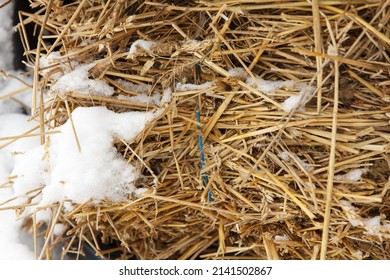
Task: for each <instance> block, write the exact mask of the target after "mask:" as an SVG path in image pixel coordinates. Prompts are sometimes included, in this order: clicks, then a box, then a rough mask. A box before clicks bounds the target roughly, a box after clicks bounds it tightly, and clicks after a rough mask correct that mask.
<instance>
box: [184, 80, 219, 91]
mask: <svg viewBox="0 0 390 280" xmlns="http://www.w3.org/2000/svg"><path fill="white" fill-rule="evenodd" d="M213 86H215V82H205V83H203V84H200V85H195V84H189V83H188V84H182V83H177V85H176V91H178V92H183V91H195V90H207V89H210V88H212V87H213Z"/></svg>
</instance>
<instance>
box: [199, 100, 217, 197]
mask: <svg viewBox="0 0 390 280" xmlns="http://www.w3.org/2000/svg"><path fill="white" fill-rule="evenodd" d="M196 121H197V122H198V123H200V110H199V106H198V105H197V106H196ZM197 128H198V130H199V135H198V145H199V152H200V167H201V169H202V173H201V174H202V177H203V181H204V183H205V185H206V186H207V185H208V184H209V178H208V177H207V175H206V173H205V172H203V170H204V166H205V165H204V152H203V139H202V134H201V133H200V132H201V127H200V125H198V126H197ZM208 196H209V201H210V202H214V198H213V193H212V192H211V190H210V189H209V190H208Z"/></svg>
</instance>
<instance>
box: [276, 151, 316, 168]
mask: <svg viewBox="0 0 390 280" xmlns="http://www.w3.org/2000/svg"><path fill="white" fill-rule="evenodd" d="M280 158H281V159H282V160H284V161H288V160H290V159H293V158H294V159H296V161H298V162H299V164H300V165H301V166H302V167H303V168H304V169H305V170H307V171H312V170H313V169H314V167H313V166H311V165H310V164H308V163H307V162H305V161H303V160H302V159H300V158H299V157H298V156H297V155H296V154H294V153H289V152H281V153H280Z"/></svg>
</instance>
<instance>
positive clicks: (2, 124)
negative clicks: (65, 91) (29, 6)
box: [0, 2, 37, 278]
mask: <svg viewBox="0 0 390 280" xmlns="http://www.w3.org/2000/svg"><path fill="white" fill-rule="evenodd" d="M13 5H14V4H13V2H11V3H10V4H8V5H6V6H5V7H3V8H2V9H0V18H1V24H0V70H1V71H4V72H5V73H7V74H12V75H15V76H18V73H17V72H16V71H14V70H13V59H14V57H13V46H12V33H13V29H12V20H11V15H12V14H13ZM19 77H20V76H19ZM20 78H22V79H23V80H27V82H29V78H26V77H20ZM24 88H25V90H24V91H23V89H24ZM16 91H23V92H21V93H18V94H17V95H13V96H12V97H13V98H14V99H10V98H3V99H2V98H1V97H2V96H3V97H4V96H5V95H7V94H9V93H12V92H16ZM30 94H31V89H29V88H28V87H26V85H24V84H23V83H21V82H20V81H18V80H16V79H14V78H11V77H8V78H7V79H4V77H2V78H0V138H4V137H7V136H17V135H20V134H23V133H25V132H26V131H27V130H29V129H31V128H32V127H33V126H34V124H33V123H32V122H28V117H27V116H26V115H23V114H21V113H22V112H23V111H24V109H25V110H26V109H27V110H28V107H29V104H30V103H31V102H30V100H29V99H30V98H31V97H30ZM15 100H18V101H19V102H15ZM21 103H22V104H23V105H22V104H21ZM23 107H24V108H23ZM27 110H26V111H27ZM6 142H9V140H0V145H3V144H5V143H6ZM36 144H37V142H36V139H33V138H23V139H21V140H19V141H16V142H14V143H12V144H11V145H8V146H7V147H5V148H3V149H1V150H0V186H1V185H3V186H6V183H7V181H8V177H9V175H10V173H11V171H12V169H13V168H14V165H15V162H16V161H17V160H18V158H19V157H20V154H22V153H24V152H26V151H28V150H29V149H30V148H31V147H33V146H35V145H36ZM13 197H14V193H13V190H12V189H11V188H0V204H1V203H3V202H5V201H7V200H9V199H11V198H13ZM0 207H3V206H0ZM21 223H22V221H21V220H20V221H16V216H15V212H14V211H13V210H2V211H0V225H1V226H0V260H17V259H34V258H35V257H34V253H33V251H32V250H31V249H30V248H29V246H27V244H26V242H28V243H30V244H32V240H27V241H26V239H25V238H23V236H22V234H21V231H20V226H21ZM0 274H1V273H0ZM3 278H5V275H4V277H3Z"/></svg>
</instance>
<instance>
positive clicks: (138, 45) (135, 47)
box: [127, 39, 156, 59]
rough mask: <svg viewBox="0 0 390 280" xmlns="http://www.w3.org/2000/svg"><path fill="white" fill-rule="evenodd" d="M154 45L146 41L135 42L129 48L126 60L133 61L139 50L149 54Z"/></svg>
mask: <svg viewBox="0 0 390 280" xmlns="http://www.w3.org/2000/svg"><path fill="white" fill-rule="evenodd" d="M155 45H156V43H155V42H152V41H146V40H142V39H139V40H136V41H135V42H134V43H133V44H131V47H130V49H129V52H128V54H127V59H134V58H136V57H137V56H138V55H139V50H140V49H141V50H143V51H145V52H147V53H150V52H151V49H152V47H154V46H155Z"/></svg>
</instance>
